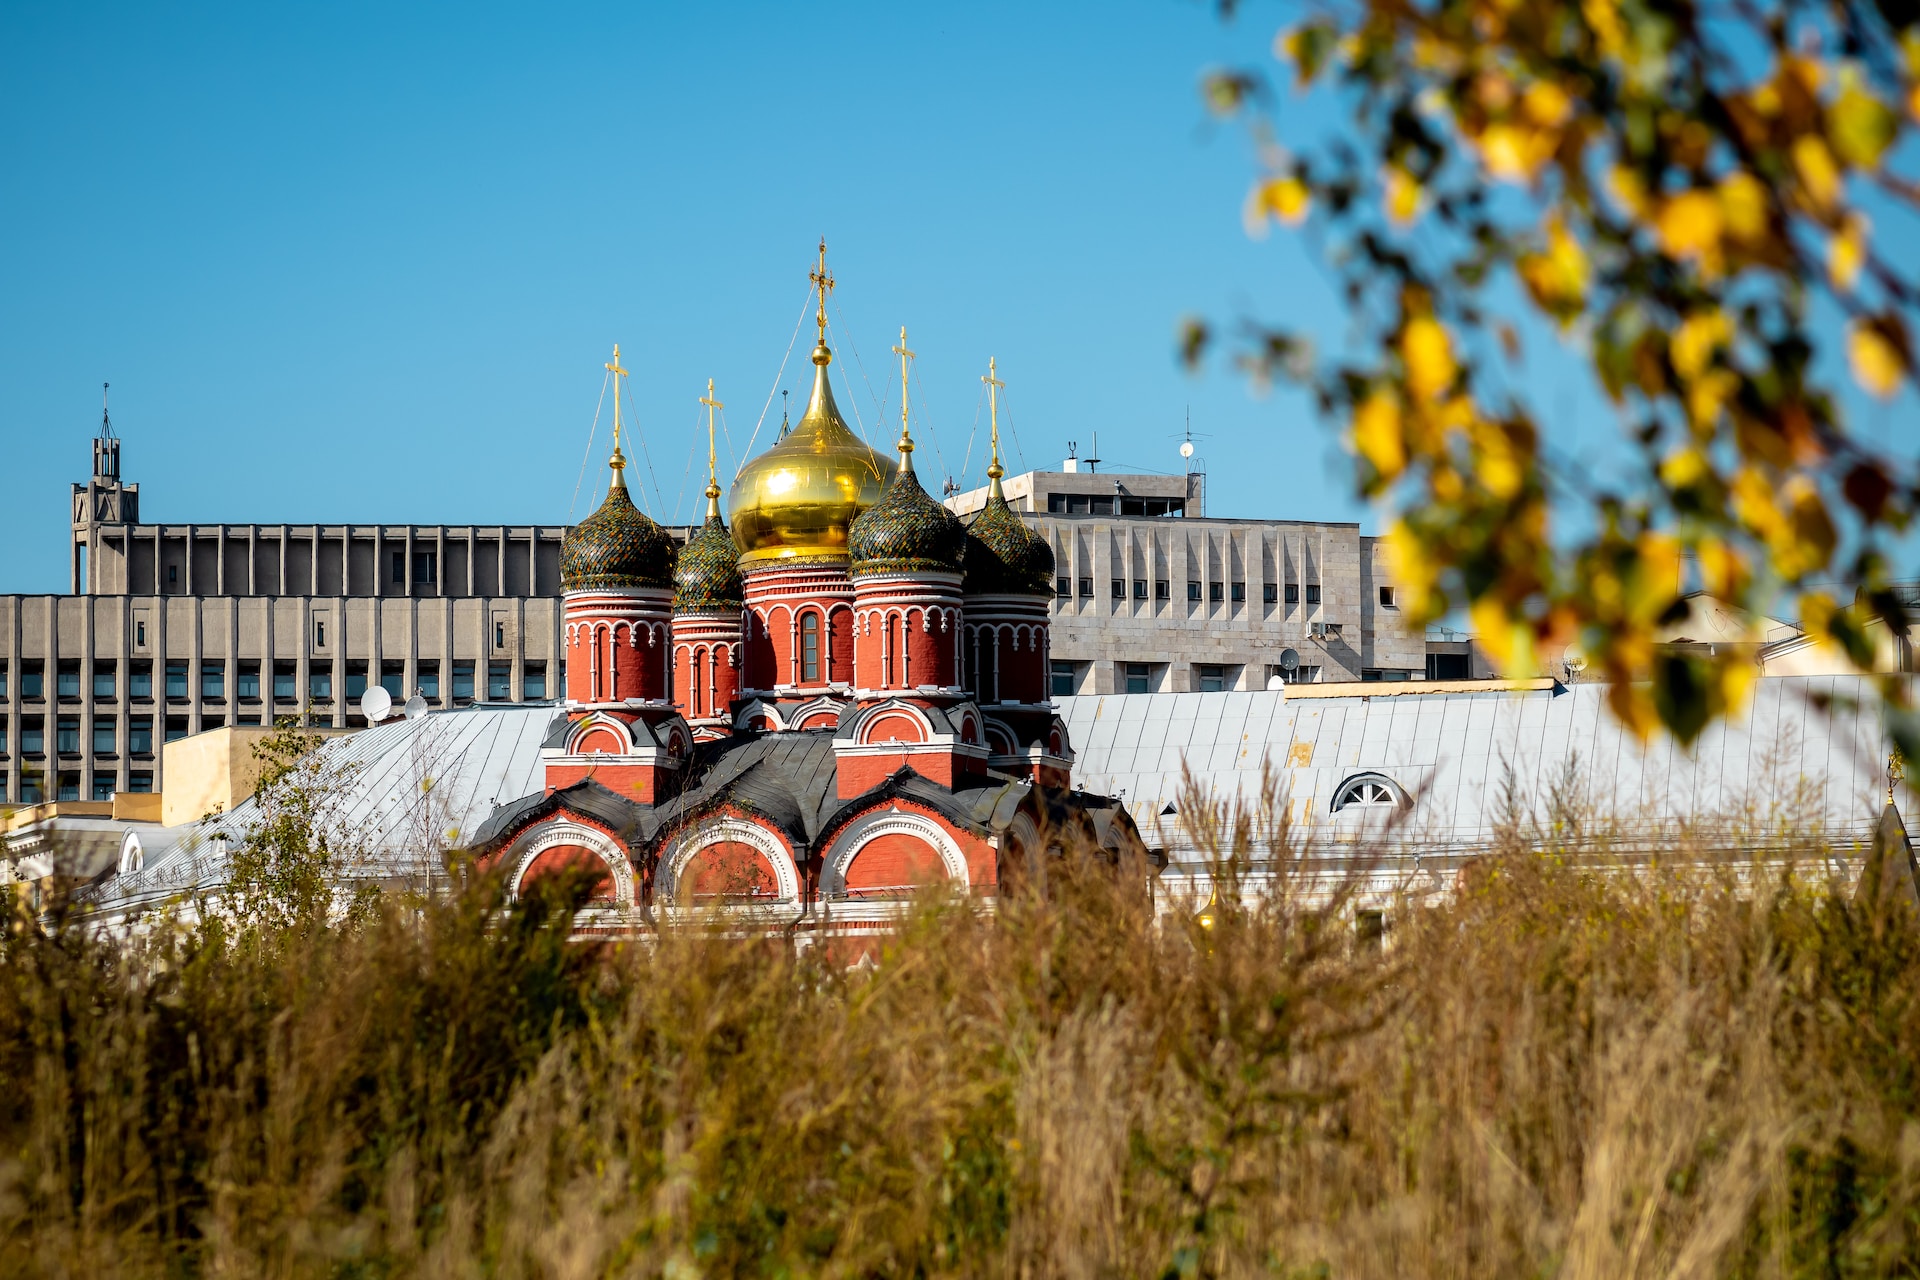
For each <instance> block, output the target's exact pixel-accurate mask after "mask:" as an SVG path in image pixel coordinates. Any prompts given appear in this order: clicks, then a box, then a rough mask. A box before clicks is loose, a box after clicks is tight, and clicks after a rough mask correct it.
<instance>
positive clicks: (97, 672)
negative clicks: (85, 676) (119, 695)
mask: <svg viewBox="0 0 1920 1280" xmlns="http://www.w3.org/2000/svg"><path fill="white" fill-rule="evenodd" d="M119 675H120V673H119V671H118V670H117V669H116V668H115V666H114V664H113V663H111V662H95V663H94V664H93V696H94V697H95V698H105V699H110V698H112V697H113V694H114V686H115V685H117V684H119V683H120V681H119Z"/></svg>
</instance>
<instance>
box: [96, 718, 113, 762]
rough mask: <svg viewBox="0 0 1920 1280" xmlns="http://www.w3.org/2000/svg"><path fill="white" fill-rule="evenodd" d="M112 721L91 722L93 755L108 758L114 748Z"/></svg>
mask: <svg viewBox="0 0 1920 1280" xmlns="http://www.w3.org/2000/svg"><path fill="white" fill-rule="evenodd" d="M114 737H115V734H114V731H113V721H111V720H106V719H101V720H95V721H94V722H93V754H95V755H97V756H110V755H112V754H113V746H114V742H113V740H114Z"/></svg>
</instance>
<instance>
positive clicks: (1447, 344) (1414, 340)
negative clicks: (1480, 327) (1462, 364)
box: [1400, 315, 1455, 400]
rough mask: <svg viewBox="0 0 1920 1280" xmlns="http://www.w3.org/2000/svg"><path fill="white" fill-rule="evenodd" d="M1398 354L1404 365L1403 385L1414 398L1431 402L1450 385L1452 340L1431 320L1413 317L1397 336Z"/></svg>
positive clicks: (1451, 378) (1452, 368) (1429, 317)
mask: <svg viewBox="0 0 1920 1280" xmlns="http://www.w3.org/2000/svg"><path fill="white" fill-rule="evenodd" d="M1400 352H1401V355H1402V356H1403V357H1404V358H1405V360H1406V362H1407V385H1408V386H1410V387H1412V388H1413V392H1414V394H1415V395H1417V396H1420V397H1421V398H1422V399H1426V400H1431V399H1433V398H1435V397H1436V396H1438V395H1439V394H1440V393H1441V392H1442V391H1445V390H1446V389H1447V388H1448V387H1449V386H1451V385H1452V383H1453V378H1454V373H1455V367H1454V363H1453V340H1452V339H1451V338H1449V337H1448V336H1447V331H1446V329H1445V328H1444V327H1443V326H1442V325H1441V324H1440V322H1439V321H1438V320H1435V319H1434V318H1433V317H1432V316H1425V315H1422V316H1415V317H1414V318H1413V319H1411V320H1409V321H1407V327H1406V330H1405V331H1404V332H1403V333H1401V335H1400Z"/></svg>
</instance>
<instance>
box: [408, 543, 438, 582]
mask: <svg viewBox="0 0 1920 1280" xmlns="http://www.w3.org/2000/svg"><path fill="white" fill-rule="evenodd" d="M439 570H440V557H439V555H438V554H437V553H436V552H432V551H416V552H414V553H413V584H414V585H415V586H416V587H421V586H424V587H431V586H433V585H434V584H436V583H437V582H439V580H440V578H439Z"/></svg>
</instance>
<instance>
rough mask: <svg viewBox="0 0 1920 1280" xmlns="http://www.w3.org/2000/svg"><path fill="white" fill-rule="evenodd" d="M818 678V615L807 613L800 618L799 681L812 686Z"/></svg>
mask: <svg viewBox="0 0 1920 1280" xmlns="http://www.w3.org/2000/svg"><path fill="white" fill-rule="evenodd" d="M819 678H820V615H819V614H817V613H808V614H803V615H801V618H800V680H801V682H802V683H803V684H812V683H813V682H814V681H816V680H818V679H819Z"/></svg>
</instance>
